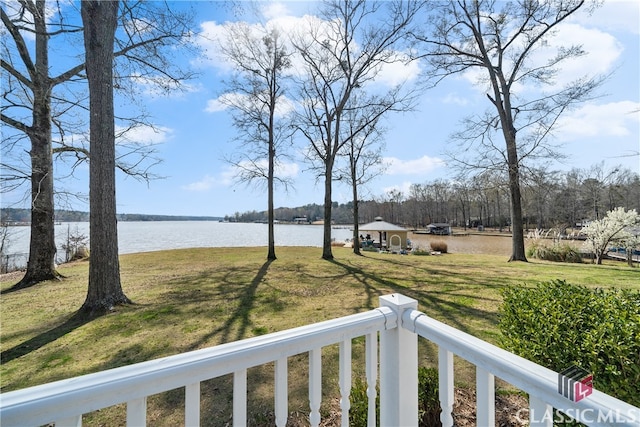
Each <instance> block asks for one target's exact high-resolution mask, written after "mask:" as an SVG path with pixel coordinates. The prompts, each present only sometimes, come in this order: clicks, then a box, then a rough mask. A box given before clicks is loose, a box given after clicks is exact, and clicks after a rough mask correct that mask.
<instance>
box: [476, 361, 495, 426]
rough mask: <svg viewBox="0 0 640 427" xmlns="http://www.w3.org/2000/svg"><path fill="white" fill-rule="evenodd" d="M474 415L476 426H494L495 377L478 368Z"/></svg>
mask: <svg viewBox="0 0 640 427" xmlns="http://www.w3.org/2000/svg"><path fill="white" fill-rule="evenodd" d="M476 414H477V417H476V424H477V425H479V426H494V425H496V392H495V377H494V376H493V375H492V374H491V373H489V371H487V370H485V369H482V368H481V367H479V366H476Z"/></svg>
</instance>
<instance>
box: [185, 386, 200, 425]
mask: <svg viewBox="0 0 640 427" xmlns="http://www.w3.org/2000/svg"><path fill="white" fill-rule="evenodd" d="M184 425H185V426H186V427H193V426H199V425H200V383H193V384H189V385H188V386H186V387H185V390H184Z"/></svg>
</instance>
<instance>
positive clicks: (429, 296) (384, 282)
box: [330, 259, 498, 332]
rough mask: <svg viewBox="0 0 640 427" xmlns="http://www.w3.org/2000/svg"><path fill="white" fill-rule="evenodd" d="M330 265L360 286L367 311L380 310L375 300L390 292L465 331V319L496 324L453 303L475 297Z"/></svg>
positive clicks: (486, 315)
mask: <svg viewBox="0 0 640 427" xmlns="http://www.w3.org/2000/svg"><path fill="white" fill-rule="evenodd" d="M330 262H331V263H333V264H335V265H337V266H339V267H341V268H343V269H344V270H345V271H346V272H347V273H348V274H350V275H351V276H352V277H353V278H354V279H355V280H356V281H357V282H359V283H360V284H361V285H362V287H363V289H364V291H365V294H366V308H368V309H374V308H377V307H379V304H378V301H377V297H380V296H382V295H384V294H385V293H387V292H389V291H391V292H397V293H400V294H403V295H405V296H407V297H410V298H413V299H415V300H417V301H418V304H419V306H421V307H423V309H425V310H426V311H427V314H428V315H429V316H431V317H439V318H441V319H447V321H446V323H448V324H449V325H451V326H453V327H455V328H457V329H459V330H461V331H464V332H469V327H468V325H467V324H465V323H464V322H462V321H461V320H462V319H465V318H482V319H484V320H487V321H489V322H491V323H497V321H498V318H497V314H496V313H494V312H490V311H487V310H483V309H481V308H477V307H473V306H470V305H469V304H466V303H464V301H463V300H462V299H459V300H456V297H458V298H461V297H468V298H473V299H478V296H477V295H465V294H455V295H452V293H451V292H448V291H435V290H432V289H430V290H425V289H419V288H412V287H407V286H403V285H401V284H399V283H397V282H395V281H394V280H390V279H388V278H385V277H382V276H381V275H380V274H377V273H372V272H368V271H366V270H364V269H362V268H361V267H356V266H353V265H348V264H345V263H343V262H341V261H338V260H336V259H333V260H331V261H330Z"/></svg>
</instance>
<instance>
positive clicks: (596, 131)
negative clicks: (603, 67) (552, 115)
mask: <svg viewBox="0 0 640 427" xmlns="http://www.w3.org/2000/svg"><path fill="white" fill-rule="evenodd" d="M639 124H640V103H638V102H632V101H620V102H611V103H608V104H600V105H598V104H586V105H584V106H582V107H581V108H580V109H578V110H575V111H572V112H570V113H567V114H565V115H564V116H563V117H561V118H560V122H559V127H558V131H559V132H558V136H559V138H560V139H562V140H564V141H570V140H574V139H579V138H585V137H586V138H590V137H625V136H628V135H631V134H632V132H634V130H633V129H632V127H635V129H636V130H635V132H637V129H638V126H639Z"/></svg>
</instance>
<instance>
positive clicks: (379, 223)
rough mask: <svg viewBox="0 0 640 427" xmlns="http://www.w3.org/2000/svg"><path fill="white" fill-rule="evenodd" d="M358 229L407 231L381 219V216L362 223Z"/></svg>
mask: <svg viewBox="0 0 640 427" xmlns="http://www.w3.org/2000/svg"><path fill="white" fill-rule="evenodd" d="M358 229H359V230H362V231H408V230H407V229H406V228H402V227H400V226H398V225H395V224H391V223H390V222H387V221H383V220H382V218H380V219H378V218H376V220H375V221H373V222H369V223H367V224H362V225H360V226H359V227H358Z"/></svg>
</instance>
